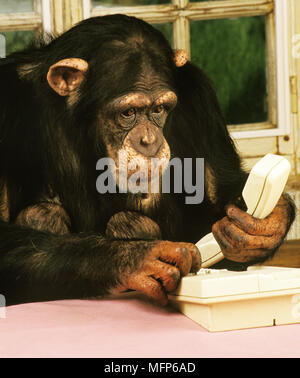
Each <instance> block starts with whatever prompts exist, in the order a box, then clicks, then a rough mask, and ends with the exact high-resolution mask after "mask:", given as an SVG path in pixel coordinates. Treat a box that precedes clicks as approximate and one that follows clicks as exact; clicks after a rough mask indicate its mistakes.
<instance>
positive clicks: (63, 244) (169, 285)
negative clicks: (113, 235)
mask: <svg viewBox="0 0 300 378" xmlns="http://www.w3.org/2000/svg"><path fill="white" fill-rule="evenodd" d="M199 267H200V257H199V252H198V250H197V248H196V247H195V246H194V245H192V244H189V243H172V242H166V241H122V240H116V241H114V240H110V239H107V238H105V237H103V236H100V235H94V234H87V233H81V234H69V235H55V234H52V233H49V232H44V231H38V230H33V229H29V228H26V227H23V226H19V225H11V224H8V223H5V222H1V224H0V288H1V294H3V295H5V297H6V301H7V303H8V304H13V303H20V302H28V301H41V300H52V299H63V298H84V297H89V296H95V295H105V294H108V293H110V292H111V291H112V290H113V289H115V288H117V287H119V286H122V287H125V288H127V289H133V290H139V291H141V292H143V293H145V294H146V295H148V296H150V297H152V298H153V299H155V300H157V301H158V302H159V303H161V304H166V302H167V295H166V292H168V291H171V290H174V289H175V287H176V285H177V284H178V280H179V278H180V275H186V274H187V273H189V272H190V271H191V270H192V271H196V270H198V269H199ZM178 271H179V272H180V273H179V277H178V274H177V272H178Z"/></svg>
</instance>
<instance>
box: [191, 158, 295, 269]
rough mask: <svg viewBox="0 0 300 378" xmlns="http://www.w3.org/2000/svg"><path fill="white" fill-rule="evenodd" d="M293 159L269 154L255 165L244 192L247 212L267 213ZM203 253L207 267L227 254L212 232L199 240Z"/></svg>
mask: <svg viewBox="0 0 300 378" xmlns="http://www.w3.org/2000/svg"><path fill="white" fill-rule="evenodd" d="M290 169H291V167H290V163H289V162H288V160H287V159H285V158H284V157H282V156H279V155H274V154H267V155H266V156H264V157H263V158H262V159H261V160H259V161H258V163H256V164H255V165H254V167H253V168H252V170H251V172H250V174H249V176H248V179H247V182H246V184H245V187H244V189H243V192H242V196H243V199H244V201H245V204H246V206H247V213H248V214H250V215H252V216H253V217H255V218H259V219H263V218H265V217H267V216H268V215H269V214H270V213H271V212H272V211H273V209H274V207H275V206H276V204H277V202H278V200H279V198H280V196H281V194H282V192H283V190H284V187H285V185H286V182H287V179H288V176H289V173H290ZM196 246H197V247H198V248H199V250H200V254H201V257H202V266H201V267H202V268H208V267H210V266H212V265H214V264H216V263H217V262H219V261H221V260H222V259H223V258H224V255H223V253H222V252H221V248H220V246H219V245H218V243H217V241H216V240H215V238H214V236H213V234H212V233H209V234H207V235H205V236H204V237H203V238H202V239H200V240H199V241H198V243H196Z"/></svg>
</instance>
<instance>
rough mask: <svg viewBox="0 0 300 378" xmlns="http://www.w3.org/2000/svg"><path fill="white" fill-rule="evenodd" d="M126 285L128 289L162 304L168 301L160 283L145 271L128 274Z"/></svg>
mask: <svg viewBox="0 0 300 378" xmlns="http://www.w3.org/2000/svg"><path fill="white" fill-rule="evenodd" d="M127 286H128V289H132V290H137V291H139V292H140V293H143V294H145V295H147V296H148V297H150V298H152V299H154V300H155V301H156V302H158V303H159V304H160V305H162V306H165V305H166V304H167V303H168V296H167V294H166V292H165V290H164V289H163V287H162V286H161V284H160V283H159V282H158V281H157V280H156V279H154V278H152V277H150V276H148V275H147V274H145V273H140V274H134V275H132V276H130V278H129V280H128V285H127Z"/></svg>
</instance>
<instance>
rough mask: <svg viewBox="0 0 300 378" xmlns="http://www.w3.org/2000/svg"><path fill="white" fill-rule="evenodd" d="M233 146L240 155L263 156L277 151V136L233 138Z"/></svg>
mask: <svg viewBox="0 0 300 378" xmlns="http://www.w3.org/2000/svg"><path fill="white" fill-rule="evenodd" d="M234 143H235V146H236V148H237V150H238V152H239V153H240V155H241V156H242V157H256V156H264V155H266V154H268V153H272V154H276V153H277V138H276V137H269V138H256V139H238V140H234Z"/></svg>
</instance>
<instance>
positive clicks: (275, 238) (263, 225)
mask: <svg viewBox="0 0 300 378" xmlns="http://www.w3.org/2000/svg"><path fill="white" fill-rule="evenodd" d="M286 198H287V197H284V196H282V197H281V198H280V200H279V201H278V204H277V205H276V207H275V209H274V210H273V212H272V213H271V214H270V215H269V216H268V217H266V218H265V219H257V218H254V217H252V216H251V215H249V214H247V213H246V212H244V211H242V210H240V209H239V208H237V207H236V206H234V205H230V206H228V207H227V209H226V213H227V216H226V217H225V218H223V219H221V220H220V221H218V222H216V223H215V224H214V225H213V228H212V232H213V234H214V237H215V239H216V240H217V242H218V244H219V245H220V247H221V249H222V252H223V254H224V256H225V257H226V258H227V259H229V260H233V261H236V262H246V263H248V262H253V263H254V262H258V261H263V260H265V259H267V258H268V257H271V256H272V255H273V253H274V251H275V250H276V249H277V248H278V247H279V246H280V244H281V243H282V242H283V239H284V237H285V235H286V233H287V231H288V229H289V227H290V225H291V223H292V221H293V219H292V218H293V214H292V213H293V211H294V209H292V208H291V207H292V204H291V203H290V202H289V201H288V200H287V199H286Z"/></svg>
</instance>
